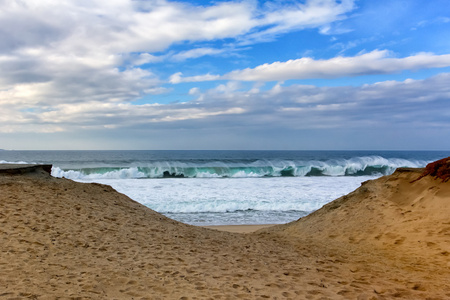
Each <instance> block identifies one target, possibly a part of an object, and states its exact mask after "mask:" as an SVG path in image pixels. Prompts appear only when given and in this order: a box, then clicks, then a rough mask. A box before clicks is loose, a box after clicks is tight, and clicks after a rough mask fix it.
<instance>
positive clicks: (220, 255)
mask: <svg viewBox="0 0 450 300" xmlns="http://www.w3.org/2000/svg"><path fill="white" fill-rule="evenodd" d="M422 172H423V170H402V171H397V172H396V173H395V174H393V175H390V176H385V177H382V178H379V179H377V180H373V181H370V182H367V183H365V184H364V185H362V186H361V187H360V188H359V189H357V190H356V191H354V192H353V193H350V194H349V195H347V196H344V197H341V198H339V199H337V200H336V201H334V202H332V203H330V204H328V205H326V206H325V207H323V208H322V209H320V210H318V211H316V212H315V213H313V214H311V215H309V216H307V217H305V218H302V219H300V220H299V221H296V222H292V223H289V224H286V225H280V226H273V227H268V228H265V229H261V230H259V231H257V232H254V233H247V234H239V233H232V232H224V231H218V230H213V229H208V228H199V227H195V226H189V225H186V224H182V223H179V222H176V221H173V220H170V219H168V218H166V217H164V216H162V215H160V214H158V213H156V212H154V211H152V210H150V209H148V208H146V207H144V206H142V205H140V204H139V203H137V202H135V201H132V200H130V199H129V198H128V197H126V196H124V195H122V194H120V193H117V192H116V191H114V190H113V189H112V188H111V187H109V186H105V185H100V184H84V183H76V182H73V181H70V180H67V179H58V178H53V177H51V176H50V175H49V174H48V173H46V172H45V171H44V170H42V169H39V168H38V169H36V170H34V171H30V172H26V173H24V174H0V299H21V298H22V299H27V298H31V299H55V298H57V297H61V298H64V299H68V298H71V297H72V298H77V297H80V299H264V298H267V299H327V298H329V299H357V298H358V299H391V298H403V299H426V298H428V299H446V298H449V297H450V248H449V247H450V218H449V216H450V205H448V204H449V202H450V182H448V181H447V182H443V180H442V179H439V178H436V177H435V175H433V174H432V173H430V174H428V175H426V176H424V177H423V178H420V179H419V180H417V181H414V180H416V179H418V178H419V177H420V176H421V174H422ZM413 181H414V182H413Z"/></svg>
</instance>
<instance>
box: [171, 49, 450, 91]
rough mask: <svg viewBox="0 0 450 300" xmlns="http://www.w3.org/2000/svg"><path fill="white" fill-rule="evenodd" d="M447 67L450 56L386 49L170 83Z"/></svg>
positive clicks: (277, 63)
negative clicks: (398, 54) (397, 53)
mask: <svg viewBox="0 0 450 300" xmlns="http://www.w3.org/2000/svg"><path fill="white" fill-rule="evenodd" d="M448 66H450V54H445V55H434V54H431V53H419V54H416V55H412V56H408V57H404V58H395V57H391V55H390V52H389V51H387V50H374V51H372V52H369V53H364V54H359V55H357V56H353V57H343V56H338V57H334V58H330V59H327V60H314V59H312V58H309V57H305V58H300V59H295V60H288V61H286V62H274V63H271V64H263V65H260V66H257V67H255V68H247V69H243V70H235V71H232V72H230V73H228V74H225V75H222V76H220V75H211V74H207V75H199V76H191V77H181V73H178V74H177V75H176V80H173V81H171V82H172V83H180V82H195V81H211V80H241V81H284V80H289V79H311V78H340V77H351V76H362V75H373V74H391V73H398V72H402V71H405V70H419V69H429V68H443V67H448Z"/></svg>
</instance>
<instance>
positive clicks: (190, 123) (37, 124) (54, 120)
mask: <svg viewBox="0 0 450 300" xmlns="http://www.w3.org/2000/svg"><path fill="white" fill-rule="evenodd" d="M449 81H450V74H441V75H438V76H435V77H432V78H429V79H425V80H405V81H403V82H398V81H386V82H380V83H376V84H371V85H364V86H361V87H315V86H304V85H293V86H283V85H282V84H277V85H275V86H274V87H273V88H272V89H270V90H266V91H258V90H255V88H250V89H249V90H242V87H241V86H240V85H239V83H238V82H229V83H228V84H226V85H219V86H217V87H216V88H213V89H210V90H207V91H204V92H202V91H201V90H200V89H198V88H193V89H192V90H191V95H193V96H196V97H197V100H194V101H190V102H184V103H174V104H142V105H133V104H131V103H123V102H120V101H119V102H100V101H95V100H93V101H90V102H85V103H76V102H74V103H62V104H55V105H51V103H47V104H46V105H38V106H30V105H29V103H19V105H17V106H14V107H12V106H11V105H9V102H8V99H10V97H9V95H4V94H2V93H4V92H2V93H0V99H1V101H0V110H1V111H2V112H5V113H3V114H2V115H1V116H0V131H1V132H11V131H16V132H59V131H73V130H75V129H82V128H85V129H93V128H101V127H104V128H105V130H107V129H106V128H115V129H120V128H123V129H126V128H140V130H145V128H153V127H154V126H158V128H160V127H164V128H172V129H174V130H176V129H180V128H183V130H190V129H192V130H194V131H193V132H195V130H198V129H201V128H203V127H205V126H206V127H208V128H216V127H217V128H224V127H228V126H232V127H233V128H247V127H248V128H258V130H272V129H274V128H278V129H279V130H307V129H320V128H334V129H336V128H347V129H348V128H358V129H362V128H366V129H368V130H369V129H370V130H372V129H374V128H399V127H403V128H416V127H417V128H430V126H431V127H436V126H441V127H442V128H446V127H449V125H448V110H447V109H445V108H446V107H448V105H449V102H448V101H449V100H448V99H450V86H449V85H448V82H449ZM17 92H19V91H17ZM22 92H29V90H27V89H25V90H24V91H22ZM34 96H36V95H34ZM37 98H38V99H41V97H39V96H38V97H37ZM393 99H395V100H393ZM29 107H32V108H33V109H29ZM199 122H200V123H199ZM128 134H130V132H129V133H128Z"/></svg>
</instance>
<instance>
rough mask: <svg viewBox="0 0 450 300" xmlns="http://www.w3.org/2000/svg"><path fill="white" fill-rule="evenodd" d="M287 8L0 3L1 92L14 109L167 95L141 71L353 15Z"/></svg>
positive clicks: (321, 1)
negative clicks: (222, 42) (221, 43)
mask: <svg viewBox="0 0 450 300" xmlns="http://www.w3.org/2000/svg"><path fill="white" fill-rule="evenodd" d="M282 7H284V9H282V10H277V8H280V7H279V6H276V7H268V6H266V7H262V8H261V7H258V6H257V5H256V2H254V1H239V2H235V1H227V2H217V3H213V4H211V5H205V6H196V5H194V4H190V3H187V2H175V1H165V0H149V1H131V0H115V1H100V0H94V1H81V2H80V1H71V0H68V1H58V0H47V1H33V0H22V1H0V28H2V30H0V40H1V41H2V42H1V43H0V91H1V93H2V95H3V97H6V95H7V97H8V101H9V103H14V105H18V106H20V107H23V109H29V110H41V111H45V110H47V109H51V108H49V107H47V106H50V105H56V104H60V103H74V102H79V103H83V102H88V103H90V102H92V101H100V102H117V101H122V102H130V101H134V100H136V99H138V98H139V97H140V96H143V95H145V94H146V93H151V94H154V93H155V91H160V92H161V91H163V90H164V89H162V88H161V86H160V85H161V84H162V81H161V80H159V79H158V78H157V76H156V75H154V73H153V72H152V71H151V69H145V70H144V69H143V67H141V66H142V65H145V64H151V63H156V62H162V61H164V60H171V61H182V60H186V59H192V58H197V57H200V56H204V55H219V54H221V53H222V52H223V51H225V48H226V49H227V51H228V50H229V49H230V47H231V46H230V43H231V44H232V42H233V40H234V41H237V40H238V39H247V37H248V38H249V39H251V38H250V35H251V36H252V37H255V36H256V35H257V33H256V32H264V33H263V35H264V36H269V35H277V34H279V33H281V32H286V31H288V30H295V29H296V28H300V27H303V26H308V27H315V26H321V25H324V24H325V23H329V22H333V21H334V20H336V19H339V18H342V17H343V15H344V14H345V13H346V12H348V11H351V10H352V9H353V5H352V1H348V0H346V1H331V0H310V1H306V3H305V4H302V5H291V6H289V7H285V6H282ZM283 16H285V17H283ZM221 39H229V41H231V42H227V45H225V46H224V47H225V48H223V49H221V48H214V47H206V46H201V47H197V45H196V43H197V42H208V41H217V40H221ZM182 42H188V43H186V45H187V47H184V48H183V51H181V52H176V51H174V50H170V49H169V50H168V48H169V47H171V46H172V45H175V44H179V43H182ZM189 47H190V48H192V49H189ZM186 49H187V50H186ZM166 50H168V51H169V52H168V53H166V52H165V51H166ZM215 78H217V76H214V75H202V76H198V77H192V78H191V79H190V80H189V79H183V80H184V81H202V80H213V79H215ZM181 80H182V77H181V73H177V74H174V75H173V76H172V78H171V82H173V83H178V82H181ZM0 101H6V100H4V99H3V100H2V99H0ZM39 105H40V106H41V107H38V106H39Z"/></svg>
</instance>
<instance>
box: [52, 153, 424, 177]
mask: <svg viewBox="0 0 450 300" xmlns="http://www.w3.org/2000/svg"><path fill="white" fill-rule="evenodd" d="M427 163H428V162H426V161H419V160H406V159H397V158H388V159H387V158H383V157H380V156H367V157H355V158H351V159H339V160H337V159H336V160H328V161H284V160H277V161H270V160H257V161H254V162H227V161H209V162H202V163H193V162H178V161H164V162H155V163H154V164H153V165H147V166H137V167H122V168H121V167H101V168H82V169H77V170H63V169H61V168H59V167H53V170H52V175H53V176H55V177H65V178H69V179H78V180H95V179H131V178H255V177H289V176H290V177H302V176H367V175H388V174H392V173H393V172H394V171H395V169H397V168H399V167H409V168H421V167H424V166H425V165H426V164H427Z"/></svg>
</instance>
